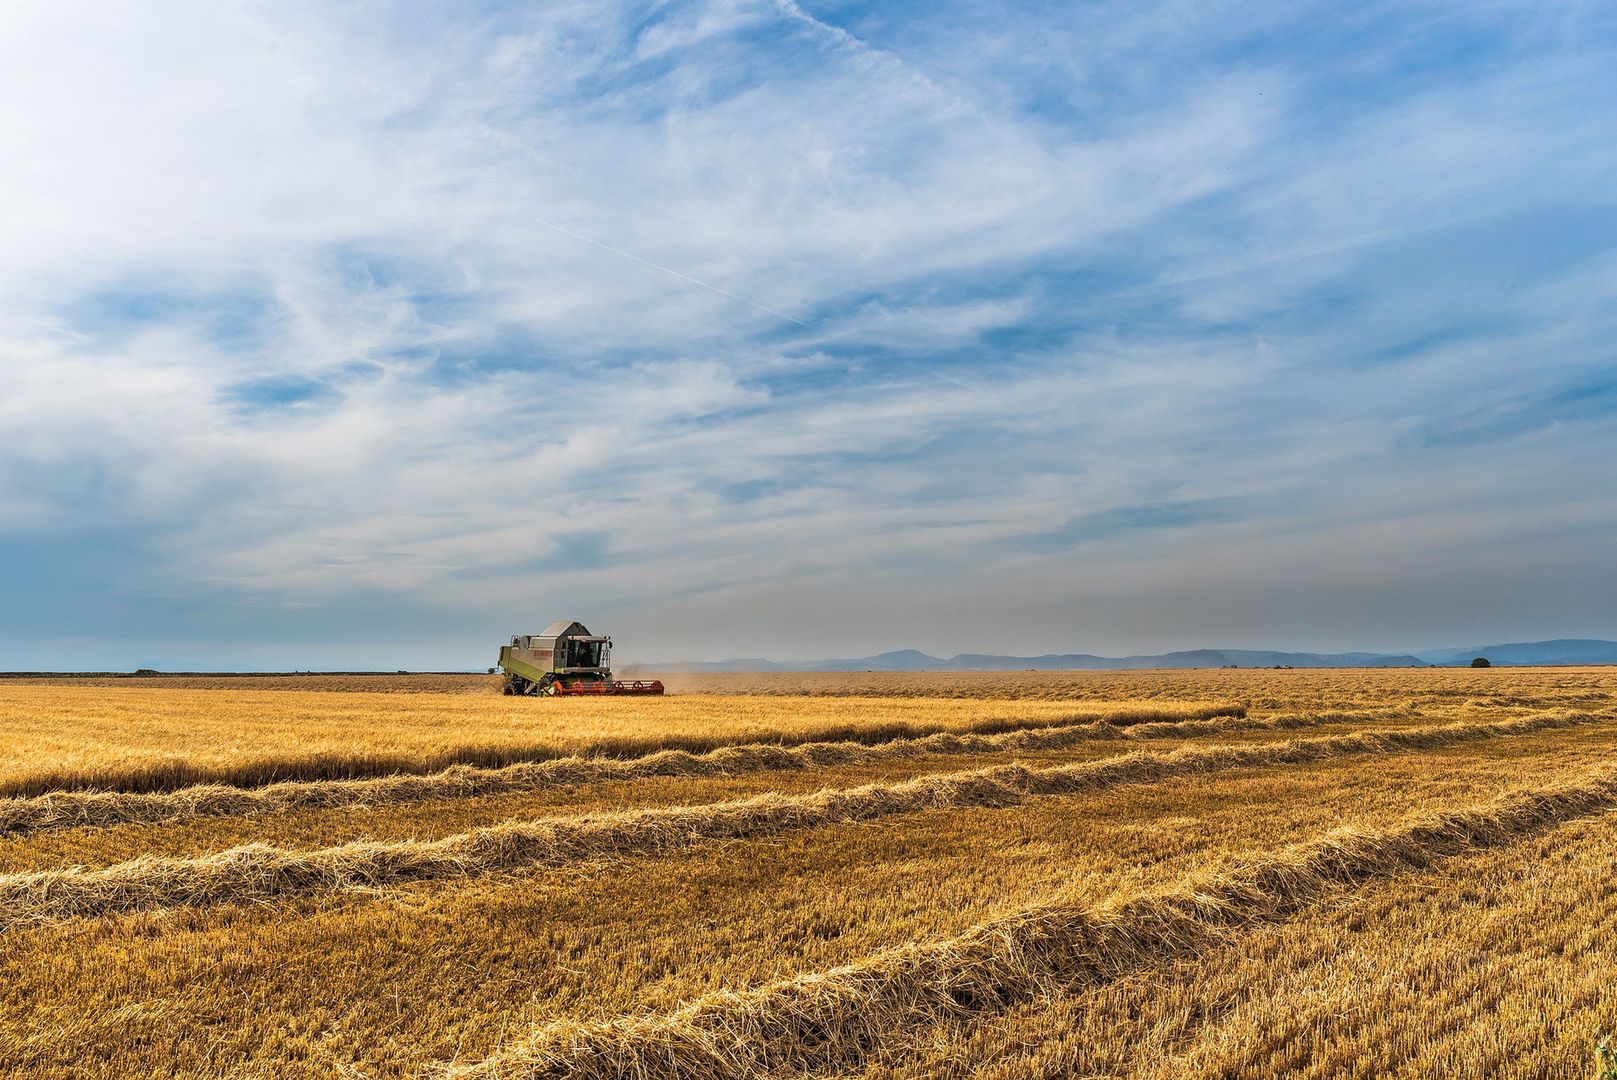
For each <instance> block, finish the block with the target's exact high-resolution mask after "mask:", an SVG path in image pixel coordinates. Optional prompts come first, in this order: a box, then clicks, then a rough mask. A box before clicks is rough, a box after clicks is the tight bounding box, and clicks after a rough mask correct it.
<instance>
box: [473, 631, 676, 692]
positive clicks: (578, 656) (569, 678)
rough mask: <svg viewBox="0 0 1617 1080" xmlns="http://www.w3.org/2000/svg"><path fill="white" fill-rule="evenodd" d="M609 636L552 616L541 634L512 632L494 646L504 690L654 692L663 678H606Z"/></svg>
mask: <svg viewBox="0 0 1617 1080" xmlns="http://www.w3.org/2000/svg"><path fill="white" fill-rule="evenodd" d="M611 652H612V639H611V638H609V637H601V636H599V635H597V634H592V633H590V632H589V630H588V629H587V628H586V627H585V626H584V624H583V623H577V622H569V621H567V620H566V619H558V620H556V621H555V622H553V623H551V624H550V625H549V626H547V627H545V632H544V633H542V634H518V635H517V636H516V637H514V638H512V639H511V644H509V645H501V646H500V670H501V671H503V672H505V693H507V694H524V695H542V696H545V697H560V696H563V695H572V694H660V693H662V692H663V684H662V682H661V681H659V680H657V679H652V680H650V681H649V682H647V681H642V680H640V679H635V680H633V681H629V682H625V681H623V680H621V679H613V678H612V669H611V667H610V666H608V657H609V656H610V654H611Z"/></svg>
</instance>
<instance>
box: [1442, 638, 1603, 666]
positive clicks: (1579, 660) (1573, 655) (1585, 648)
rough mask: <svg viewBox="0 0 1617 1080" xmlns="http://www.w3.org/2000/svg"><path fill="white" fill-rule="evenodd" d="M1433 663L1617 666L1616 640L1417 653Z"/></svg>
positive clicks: (1568, 640) (1528, 643)
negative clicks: (1480, 658) (1480, 659)
mask: <svg viewBox="0 0 1617 1080" xmlns="http://www.w3.org/2000/svg"><path fill="white" fill-rule="evenodd" d="M1418 655H1419V656H1420V658H1421V659H1422V660H1425V661H1427V662H1428V663H1432V664H1469V663H1470V662H1471V661H1472V659H1473V658H1475V657H1478V656H1485V657H1487V658H1488V661H1489V663H1493V664H1504V665H1507V666H1508V665H1511V664H1571V665H1579V664H1617V641H1603V640H1601V639H1599V638H1556V639H1555V640H1554V641H1526V642H1517V643H1516V644H1512V645H1478V646H1476V647H1475V648H1471V649H1439V650H1437V651H1436V652H1424V653H1419V654H1418Z"/></svg>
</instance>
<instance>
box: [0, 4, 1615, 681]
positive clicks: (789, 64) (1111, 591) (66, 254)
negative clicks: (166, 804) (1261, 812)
mask: <svg viewBox="0 0 1617 1080" xmlns="http://www.w3.org/2000/svg"><path fill="white" fill-rule="evenodd" d="M1604 15H1605V12H1604V11H1603V10H1602V8H1601V7H1599V6H1596V5H1593V4H1584V3H1532V4H1528V3H1519V4H1518V3H1489V2H1465V3H1452V4H1446V3H1432V4H1425V5H1408V4H1391V3H1389V4H1375V3H1371V4H1363V5H1355V6H1353V7H1352V8H1351V9H1344V8H1343V7H1342V6H1341V5H1323V4H1320V5H1310V4H1306V3H1301V4H1300V3H1275V4H1265V3H1250V2H1248V3H1240V4H1233V3H1232V4H1222V3H1197V4H1189V3H1172V2H1166V3H1149V2H1146V3H1129V4H1084V5H1057V4H1021V5H1002V4H989V3H948V2H945V3H929V4H904V3H896V4H895V3H885V4H854V3H802V4H795V3H791V2H789V0H787V2H784V3H713V4H697V3H691V4H686V3H657V4H643V5H610V4H595V3H589V4H554V5H546V4H536V5H535V4H523V5H514V4H513V5H502V4H494V3H483V4H477V5H427V4H410V3H405V4H363V3H360V4H352V5H343V6H342V7H341V8H340V9H338V8H335V7H333V6H332V5H324V4H298V3H287V4H276V5H206V6H202V7H198V6H197V5H194V4H188V3H187V4H182V3H172V4H168V3H163V2H157V3H142V4H138V5H136V4H127V5H119V4H101V3H97V4H90V3H77V4H76V3H37V4H30V3H24V4H22V5H20V6H17V7H15V8H13V9H9V10H8V15H7V33H6V34H5V35H4V36H3V38H0V91H3V92H0V145H5V146H6V147H7V157H8V162H9V164H8V167H7V168H6V169H4V170H0V208H3V209H0V252H4V253H5V254H4V258H0V373H3V375H4V381H3V384H0V590H3V594H4V605H3V607H0V668H82V667H108V668H114V669H117V668H132V667H134V666H154V667H170V668H173V667H191V666H201V667H222V668H285V667H296V668H346V667H385V668H393V667H411V668H423V667H426V668H434V667H442V668H463V667H474V666H480V665H483V664H486V663H487V662H489V656H490V653H491V651H492V648H493V646H494V645H495V644H497V643H498V642H499V641H500V640H501V639H502V638H504V637H505V636H507V635H508V634H510V633H513V632H517V631H522V630H528V629H532V628H535V627H539V626H542V625H543V624H544V623H545V622H548V621H549V620H550V619H552V618H554V617H563V616H565V617H576V618H581V619H583V620H584V621H585V622H587V623H589V624H590V625H591V626H592V627H593V628H597V629H601V630H605V631H608V632H611V633H613V634H614V635H615V636H616V637H617V638H618V639H619V642H620V653H621V654H622V655H623V656H625V657H626V658H640V659H658V658H690V659H709V658H718V657H724V656H732V655H769V656H776V657H794V656H795V657H813V656H829V655H860V654H863V653H868V652H874V651H878V650H881V649H886V648H899V647H916V648H921V649H925V650H927V651H929V652H933V653H938V654H943V655H948V654H951V653H953V652H958V651H971V652H1015V653H1021V652H1052V651H1089V652H1100V653H1111V654H1123V653H1136V652H1148V651H1158V650H1165V649H1172V648H1186V647H1195V646H1203V645H1220V646H1229V647H1241V646H1253V647H1258V646H1263V647H1289V648H1299V649H1331V650H1336V649H1350V648H1371V649H1399V650H1403V649H1417V648H1430V647H1435V646H1445V645H1454V646H1456V647H1458V646H1464V645H1468V644H1473V643H1483V642H1489V641H1496V640H1502V639H1513V640H1522V639H1532V638H1539V637H1553V636H1604V637H1617V573H1613V555H1614V554H1617V551H1614V547H1617V545H1614V541H1613V537H1614V536H1617V469H1614V467H1613V462H1614V461H1617V187H1614V185H1613V183H1612V177H1613V176H1614V175H1617V139H1614V138H1613V133H1614V132H1617V29H1614V24H1613V23H1612V21H1611V20H1610V19H1609V18H1606V17H1603V16H1604Z"/></svg>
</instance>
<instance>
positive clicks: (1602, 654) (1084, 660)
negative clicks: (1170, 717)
mask: <svg viewBox="0 0 1617 1080" xmlns="http://www.w3.org/2000/svg"><path fill="white" fill-rule="evenodd" d="M1478 656H1485V657H1487V658H1488V660H1489V661H1490V662H1491V663H1494V664H1498V665H1501V666H1506V667H1508V666H1511V665H1516V664H1569V665H1584V664H1617V641H1601V640H1596V639H1561V640H1557V641H1534V642H1526V643H1522V644H1516V645H1485V646H1482V647H1479V648H1474V649H1437V650H1433V651H1431V652H1424V653H1418V654H1411V653H1370V652H1350V653H1308V652H1277V651H1271V650H1265V649H1189V650H1186V651H1183V652H1170V653H1154V654H1151V655H1145V656H1095V655H1092V654H1090V653H1050V654H1046V655H1044V656H995V655H991V654H986V653H960V654H958V655H956V656H951V657H949V658H947V659H944V658H943V657H938V656H928V655H927V654H926V653H923V652H918V651H917V650H915V649H900V650H898V651H896V652H884V653H878V654H877V655H875V656H860V657H853V658H851V659H845V660H764V659H757V658H747V659H734V660H716V661H708V662H702V663H686V664H644V665H641V666H642V667H644V668H646V669H648V670H653V669H654V670H661V671H668V670H673V669H678V670H683V671H710V672H724V671H1138V670H1143V669H1155V668H1172V669H1187V668H1222V667H1243V668H1273V667H1294V668H1344V667H1371V668H1389V667H1429V666H1430V667H1443V666H1464V665H1466V664H1469V663H1471V660H1472V659H1473V658H1474V657H1478Z"/></svg>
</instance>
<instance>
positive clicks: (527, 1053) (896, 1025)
mask: <svg viewBox="0 0 1617 1080" xmlns="http://www.w3.org/2000/svg"><path fill="white" fill-rule="evenodd" d="M1614 806H1617V770H1610V769H1606V770H1600V771H1596V772H1592V773H1590V774H1588V775H1587V777H1586V778H1585V779H1584V780H1583V781H1582V782H1580V783H1575V784H1571V785H1565V786H1556V787H1550V788H1542V789H1537V790H1533V791H1529V792H1526V793H1523V794H1519V795H1515V796H1512V797H1508V798H1504V799H1500V800H1497V801H1495V802H1493V803H1491V804H1486V805H1483V806H1478V807H1470V808H1467V809H1463V810H1455V811H1450V812H1447V813H1438V814H1429V815H1424V816H1421V817H1418V818H1415V819H1413V820H1411V821H1410V822H1409V823H1408V824H1406V825H1405V826H1404V827H1402V828H1397V829H1392V830H1388V831H1384V832H1366V831H1355V830H1351V829H1341V830H1337V831H1334V832H1332V833H1330V834H1328V835H1327V836H1326V837H1324V838H1323V839H1321V840H1318V841H1315V842H1313V843H1308V844H1302V845H1297V846H1294V847H1291V848H1287V849H1285V850H1283V851H1281V852H1279V853H1277V854H1275V855H1273V856H1271V857H1267V858H1264V859H1260V860H1257V861H1253V862H1250V863H1247V864H1245V865H1237V866H1235V867H1234V868H1232V869H1230V870H1229V871H1227V872H1225V873H1222V874H1216V875H1211V876H1207V877H1202V878H1198V879H1195V880H1192V881H1190V882H1187V883H1186V884H1184V885H1181V886H1180V887H1178V888H1176V889H1173V890H1172V891H1169V892H1166V893H1163V894H1158V895H1146V896H1139V897H1136V898H1133V899H1130V900H1127V901H1124V902H1122V903H1118V904H1114V905H1107V906H1103V907H1100V908H1083V907H1079V906H1074V905H1064V904H1061V903H1050V904H1044V905H1039V906H1034V907H1030V908H1027V909H1024V910H1022V911H1020V912H1017V913H1015V914H1013V915H1010V916H1007V917H1004V918H1001V919H997V920H994V921H992V922H989V923H986V924H983V925H981V926H978V927H976V928H974V929H972V930H970V931H968V932H966V933H965V934H963V935H961V936H959V937H956V938H952V939H948V940H944V941H938V942H932V943H927V944H920V945H909V946H901V947H898V948H894V949H890V950H886V951H883V952H881V953H877V954H875V955H873V956H871V957H869V958H868V959H866V960H863V961H861V962H859V963H855V964H851V965H848V966H845V967H841V968H836V969H833V970H831V971H827V972H824V973H819V974H812V975H805V976H801V977H798V978H795V979H790V980H784V981H781V982H777V983H774V984H769V985H765V986H762V987H759V988H756V989H752V990H747V991H740V992H735V991H725V992H719V993H714V994H710V995H707V996H705V997H703V998H700V999H698V1000H696V1001H695V1002H693V1003H691V1004H690V1005H688V1006H686V1007H684V1008H682V1009H680V1010H678V1011H676V1012H672V1013H665V1014H654V1015H651V1016H645V1017H634V1018H630V1017H624V1018H618V1019H613V1020H609V1021H604V1022H595V1023H580V1022H574V1021H561V1022H554V1023H551V1024H547V1025H544V1026H542V1027H540V1028H538V1029H537V1030H535V1031H534V1032H532V1033H531V1034H530V1035H529V1036H528V1037H526V1038H525V1039H522V1040H519V1041H518V1042H516V1043H513V1044H511V1045H509V1046H507V1047H505V1048H504V1049H501V1050H499V1051H497V1052H496V1053H495V1054H494V1055H492V1056H491V1057H489V1058H487V1059H485V1060H484V1061H482V1062H479V1063H476V1064H472V1065H467V1066H460V1067H454V1068H449V1069H448V1070H447V1071H448V1075H449V1076H450V1077H451V1078H452V1080H495V1078H498V1080H544V1078H560V1077H572V1078H579V1080H594V1078H603V1080H604V1078H617V1077H630V1076H632V1077H636V1078H640V1080H686V1078H691V1080H694V1078H715V1077H727V1078H751V1077H765V1076H782V1075H791V1074H802V1073H813V1074H816V1075H818V1074H821V1073H824V1072H831V1071H840V1070H846V1069H850V1068H854V1067H857V1066H858V1065H859V1064H861V1063H862V1062H864V1061H865V1060H866V1059H867V1058H868V1057H869V1056H870V1055H871V1054H872V1052H874V1051H876V1050H878V1049H880V1048H882V1047H883V1046H884V1045H889V1044H891V1042H892V1041H893V1040H894V1039H895V1037H898V1036H900V1035H901V1033H903V1032H906V1031H914V1030H915V1029H916V1028H917V1027H919V1026H922V1025H926V1024H929V1023H933V1022H938V1021H945V1020H967V1019H971V1018H973V1017H977V1016H982V1015H985V1014H989V1013H992V1012H995V1011H998V1010H1001V1009H1003V1008H1005V1007H1007V1006H1010V1005H1014V1004H1017V1003H1020V1002H1025V1001H1029V1000H1031V999H1033V998H1035V997H1037V996H1039V995H1042V994H1050V993H1059V992H1071V991H1074V990H1080V989H1082V988H1084V987H1088V986H1095V985H1099V984H1103V983H1105V982H1106V981H1108V980H1110V979H1113V978H1116V977H1117V976H1119V975H1121V974H1123V973H1126V972H1128V971H1130V970H1132V969H1135V968H1138V967H1140V966H1142V965H1146V964H1150V963H1155V962H1162V961H1166V960H1171V959H1173V958H1176V957H1181V956H1186V955H1189V954H1191V953H1192V952H1194V951H1196V950H1200V949H1206V948H1210V947H1216V946H1217V945H1218V944H1220V943H1221V941H1222V940H1224V939H1225V936H1226V935H1227V934H1228V932H1230V931H1232V930H1237V929H1240V928H1243V927H1249V926H1253V925H1256V924H1260V923H1265V922H1274V921H1278V920H1281V919H1284V918H1286V917H1288V916H1290V915H1292V914H1294V913H1296V912H1298V911H1299V910H1301V909H1303V908H1305V907H1306V906H1307V905H1309V904H1311V903H1313V902H1315V901H1317V900H1319V899H1320V898H1322V897H1323V896H1326V895H1328V894H1329V893H1331V892H1332V891H1333V890H1338V889H1341V888H1345V887H1351V886H1354V885H1358V884H1361V883H1365V882H1368V881H1372V880H1375V879H1378V878H1385V877H1389V876H1391V875H1394V874H1397V873H1400V872H1404V871H1409V870H1418V869H1421V868H1423V867H1426V866H1429V865H1431V864H1432V863H1434V862H1436V861H1438V860H1440V859H1443V858H1447V857H1450V856H1454V855H1462V854H1467V853H1471V852H1476V851H1480V850H1484V849H1487V848H1491V847H1498V846H1502V845H1505V844H1509V843H1511V842H1513V841H1516V840H1519V839H1521V838H1523V837H1526V836H1530V835H1532V834H1534V833H1537V832H1540V831H1542V830H1544V829H1546V828H1549V827H1551V826H1553V825H1556V824H1560V823H1563V822H1566V821H1569V820H1571V819H1574V818H1578V817H1583V816H1587V815H1590V814H1594V813H1598V812H1602V811H1608V810H1611V809H1612V808H1613V807H1614Z"/></svg>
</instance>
